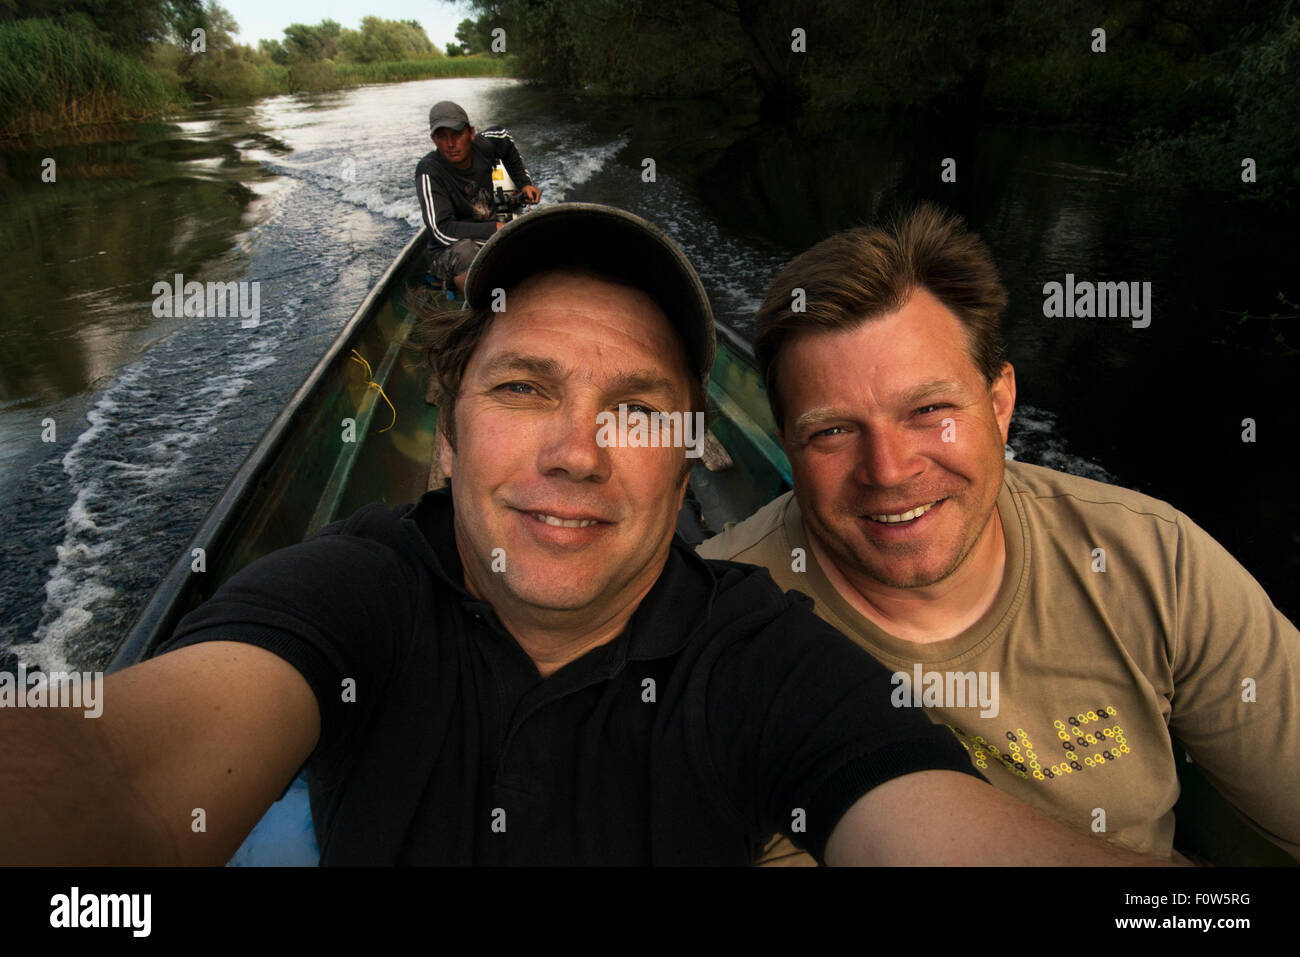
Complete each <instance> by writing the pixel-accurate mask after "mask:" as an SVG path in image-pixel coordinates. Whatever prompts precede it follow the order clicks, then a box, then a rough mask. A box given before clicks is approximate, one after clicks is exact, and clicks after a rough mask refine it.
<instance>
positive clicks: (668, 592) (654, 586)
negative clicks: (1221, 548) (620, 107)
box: [0, 203, 1148, 864]
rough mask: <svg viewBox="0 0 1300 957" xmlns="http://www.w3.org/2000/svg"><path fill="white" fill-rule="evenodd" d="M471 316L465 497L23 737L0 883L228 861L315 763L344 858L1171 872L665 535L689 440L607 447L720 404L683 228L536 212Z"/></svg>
mask: <svg viewBox="0 0 1300 957" xmlns="http://www.w3.org/2000/svg"><path fill="white" fill-rule="evenodd" d="M467 296H468V302H469V305H470V307H471V308H469V309H466V310H457V311H452V312H447V313H442V314H438V315H433V316H430V317H427V318H428V319H429V321H430V323H431V324H432V325H433V326H434V336H435V339H436V340H437V341H436V344H435V345H434V347H433V348H432V349H431V352H432V353H433V359H434V363H435V369H434V375H435V377H436V379H437V383H438V387H439V391H440V403H441V407H440V411H441V413H442V415H443V417H444V418H445V420H446V422H445V425H444V432H443V437H442V439H441V442H442V444H443V446H444V448H443V458H444V462H445V463H446V464H447V466H448V471H449V473H450V476H451V485H450V487H443V488H440V489H437V490H435V491H430V492H428V493H426V494H425V495H424V496H423V497H422V498H421V499H420V500H419V501H418V502H417V503H415V504H414V505H406V506H399V507H397V508H391V509H390V508H388V507H384V506H380V505H373V506H369V507H367V508H364V509H362V510H361V511H359V512H357V513H356V514H354V515H352V516H351V517H350V518H348V519H346V520H343V521H341V522H337V523H335V524H334V525H332V526H330V527H328V528H327V529H325V530H324V531H323V532H322V533H321V534H319V535H317V536H316V537H314V538H312V539H310V540H308V541H306V542H304V543H302V544H300V545H296V546H292V547H290V548H286V549H283V550H281V551H278V552H275V553H272V554H271V555H268V556H265V557H264V558H262V559H260V560H259V561H257V562H254V563H253V564H251V565H249V566H248V567H247V568H245V569H244V570H242V571H241V572H239V573H238V574H236V575H235V576H234V577H233V578H231V579H230V580H229V581H228V582H226V583H225V584H224V585H223V586H222V587H221V589H219V590H218V592H217V593H216V594H215V595H214V596H213V598H212V599H211V600H209V601H208V602H207V603H206V604H205V605H203V606H201V607H200V608H199V609H197V610H195V611H194V612H193V613H191V614H190V615H188V616H187V617H186V618H185V619H184V620H183V621H182V622H181V624H180V625H179V627H178V629H177V631H176V633H175V635H174V636H173V638H172V640H171V641H170V643H169V644H168V645H167V646H166V647H165V648H164V649H163V651H162V653H161V654H159V655H158V656H157V657H155V658H153V659H152V660H150V661H147V662H145V663H143V664H140V665H137V666H135V667H133V668H130V669H127V670H125V671H122V672H120V673H118V674H115V675H112V676H110V677H109V678H108V679H107V682H106V687H105V689H104V697H105V707H104V709H103V714H102V716H101V717H100V719H99V720H98V721H95V722H90V721H80V722H74V721H66V720H65V721H62V722H52V721H51V720H50V719H48V717H47V716H42V717H46V720H44V721H42V720H39V719H38V718H31V717H29V714H30V712H29V711H26V710H24V711H23V712H21V713H19V712H17V711H16V710H11V711H10V713H9V714H4V713H0V741H3V742H4V745H5V747H6V749H8V748H9V747H10V745H11V744H14V743H16V744H18V745H20V750H19V752H18V756H17V757H16V758H15V760H14V761H11V762H6V764H7V765H8V766H7V767H5V768H0V862H9V863H13V862H22V861H42V860H49V859H52V858H63V859H69V858H70V859H74V860H81V861H89V860H95V861H104V862H113V863H120V862H126V861H136V860H169V861H184V862H195V863H203V862H206V863H211V864H219V863H222V862H224V861H225V860H227V859H228V858H229V856H230V855H231V853H232V852H233V851H234V850H235V849H236V848H237V847H238V846H239V844H240V842H241V841H242V840H243V838H244V836H245V835H246V834H247V833H248V831H249V829H250V828H252V826H253V825H254V824H255V823H256V821H257V820H258V819H259V818H260V817H261V815H262V814H263V813H264V812H265V810H266V808H267V807H268V806H269V804H270V803H271V802H272V801H273V800H274V799H275V798H276V797H277V796H278V795H279V794H280V793H281V792H282V791H283V790H284V789H285V788H286V787H287V786H288V784H289V782H290V781H291V780H292V779H293V777H294V776H295V774H296V773H297V771H298V770H299V768H300V767H303V766H304V765H305V766H306V769H307V772H308V779H309V783H310V790H311V797H312V809H313V816H314V819H315V824H316V829H317V835H318V843H319V847H320V853H321V861H322V863H326V864H417V863H438V864H746V863H750V862H752V861H753V859H754V858H755V856H756V854H757V853H758V851H759V849H760V848H761V846H762V844H763V842H764V841H765V840H766V838H767V837H768V835H770V834H772V833H774V832H777V831H779V832H781V833H783V834H785V835H787V836H788V837H790V838H791V839H793V840H794V841H795V842H796V843H797V844H798V845H799V846H801V847H803V848H806V849H807V850H808V851H810V852H811V853H812V854H813V855H814V856H815V857H816V858H817V859H818V860H822V861H826V862H830V863H890V862H898V863H955V864H963V863H981V864H982V863H1029V862H1033V863H1038V864H1042V863H1098V864H1108V863H1148V861H1146V859H1144V858H1139V857H1136V856H1133V855H1127V854H1124V853H1121V852H1116V851H1113V850H1111V849H1109V848H1107V847H1105V846H1104V845H1102V844H1100V843H1098V842H1095V841H1092V840H1091V839H1090V838H1088V837H1086V836H1082V835H1076V834H1074V833H1072V832H1070V831H1069V830H1068V829H1066V828H1064V827H1061V826H1060V825H1058V824H1055V823H1053V822H1051V821H1050V820H1048V819H1047V818H1045V817H1042V816H1040V815H1038V814H1037V813H1036V812H1033V811H1030V810H1029V809H1028V808H1025V807H1023V806H1021V805H1018V804H1016V803H1015V802H1014V801H1012V800H1011V799H1009V798H1007V797H1005V796H1004V795H1002V794H1001V793H1000V792H998V791H997V790H995V789H994V788H992V787H989V786H988V785H987V784H986V783H985V782H984V781H983V780H982V778H981V777H980V776H979V775H978V773H977V772H975V771H974V770H973V769H972V768H971V767H970V765H969V762H967V761H966V759H965V757H964V755H963V753H962V750H961V748H960V746H959V745H958V744H957V743H956V741H954V740H953V739H952V737H951V735H949V734H948V732H947V731H946V730H944V729H942V728H939V727H936V726H934V725H932V724H931V723H930V722H929V720H927V719H926V718H925V717H924V715H922V714H921V713H920V712H915V711H905V710H898V709H895V708H892V707H890V704H889V698H890V693H891V690H892V689H891V686H890V680H889V674H888V672H887V671H885V669H883V668H882V667H881V666H880V665H878V664H877V663H876V662H875V661H873V660H872V659H871V658H870V657H869V656H868V655H867V654H866V653H865V652H863V651H861V650H860V649H858V648H857V647H856V646H854V645H853V644H852V642H850V641H848V640H847V639H846V638H844V637H843V636H842V635H840V634H839V633H838V632H836V631H834V630H833V629H832V628H830V627H829V626H828V625H826V624H824V623H823V622H821V621H820V619H818V618H817V617H816V616H815V615H814V614H813V613H812V611H811V610H810V608H809V607H808V606H807V603H806V602H804V601H801V600H799V599H798V598H796V597H791V596H788V595H786V594H785V593H783V592H782V591H781V590H780V589H778V588H777V587H776V586H775V585H774V584H773V583H772V580H771V578H770V577H769V576H768V575H767V573H766V572H764V571H762V570H759V569H756V568H754V567H752V566H745V565H738V564H734V563H731V562H707V561H704V560H703V559H700V558H699V557H698V556H696V555H695V554H694V553H693V552H692V551H691V550H690V549H689V548H688V547H687V546H686V545H685V544H684V543H683V542H682V541H681V540H680V539H678V538H676V537H675V536H674V527H675V523H676V516H677V512H678V509H679V508H680V506H681V504H682V499H683V494H684V491H685V488H686V481H687V475H688V471H689V465H690V460H689V459H687V457H686V456H685V454H684V449H683V448H682V447H681V445H680V443H678V444H676V445H675V446H674V444H672V443H663V444H660V445H657V446H653V447H645V446H643V445H639V444H636V443H631V442H628V441H625V440H626V439H627V435H626V433H620V434H616V435H613V436H610V435H609V434H608V433H605V434H603V435H602V433H601V431H600V430H599V429H598V427H597V422H598V419H599V418H600V417H601V416H602V415H604V414H605V413H612V412H615V411H618V410H622V409H624V408H627V409H631V410H633V411H635V412H636V413H637V414H638V415H642V416H647V417H649V416H654V415H655V414H657V413H664V414H666V415H667V414H671V413H674V412H688V413H689V412H698V411H702V410H703V404H704V398H705V392H706V388H707V380H708V375H709V371H710V369H711V367H712V363H713V355H714V333H713V320H712V314H711V312H710V309H709V304H708V298H707V296H706V295H705V293H704V290H703V288H702V286H701V284H700V281H699V278H698V277H697V276H696V274H695V272H694V270H693V269H692V268H691V266H690V264H689V263H688V262H687V260H686V259H685V257H684V256H683V255H682V253H681V251H680V250H679V249H677V247H676V246H674V245H673V243H672V242H671V241H670V240H669V239H668V238H667V237H666V236H664V235H663V234H662V233H661V232H660V231H659V230H657V229H655V228H654V227H653V226H651V225H650V224H648V223H646V222H644V221H643V220H641V219H639V218H637V217H635V216H632V215H630V214H628V213H625V212H622V211H620V210H615V209H611V208H609V207H603V206H594V205H589V204H577V203H573V204H564V205H559V206H554V207H550V208H548V209H544V210H541V211H538V212H536V213H531V214H529V215H528V216H525V217H522V218H520V219H519V220H516V221H514V222H512V223H510V224H509V225H507V226H506V228H504V229H502V230H501V231H500V232H499V233H498V234H497V235H496V236H495V237H494V238H493V239H491V240H489V242H488V243H487V245H486V246H485V247H484V249H483V250H482V251H481V253H480V254H479V256H478V258H477V260H476V261H475V264H474V267H473V269H472V270H471V271H470V275H469V278H468V283H467ZM502 304H504V308H503V309H500V311H497V310H496V309H495V308H494V307H498V306H500V305H502ZM15 715H16V716H17V717H15ZM92 725H93V726H94V727H93V730H92V731H86V730H85V728H86V727H87V726H92ZM91 734H94V735H98V736H99V738H101V739H102V740H94V741H92V740H89V739H88V738H86V737H79V736H78V735H82V736H84V735H91ZM7 753H8V752H7ZM67 755H76V756H77V758H76V760H77V761H78V762H80V763H78V764H77V765H76V766H75V767H73V768H71V769H70V768H69V767H68V766H67V765H65V764H61V763H60V762H61V761H62V760H64V759H65V756H67ZM16 768H18V769H17V770H16ZM15 779H16V780H15ZM5 795H11V796H12V795H21V797H19V798H14V797H10V798H8V799H6V798H5V797H4V796H5ZM194 808H203V809H204V811H205V821H206V829H205V830H203V831H196V830H194V829H193V828H192V827H191V823H192V821H193V809H194ZM113 815H117V817H116V818H114V817H113ZM108 821H112V822H113V826H112V827H108V826H106V822H108ZM1012 832H1013V833H1014V834H1015V835H1016V839H1015V840H1014V841H1003V840H1001V839H1000V838H999V837H998V836H997V835H1001V834H1006V833H1012Z"/></svg>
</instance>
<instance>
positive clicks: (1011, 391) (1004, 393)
mask: <svg viewBox="0 0 1300 957" xmlns="http://www.w3.org/2000/svg"><path fill="white" fill-rule="evenodd" d="M989 392H990V394H991V396H992V399H993V415H994V417H995V418H996V419H997V420H998V428H999V430H1001V432H1002V443H1003V444H1004V445H1005V444H1006V441H1007V433H1008V432H1009V430H1010V429H1011V413H1012V412H1013V411H1015V408H1016V370H1015V368H1014V367H1013V366H1012V365H1011V363H1010V362H1004V363H1002V371H1001V372H999V373H998V377H997V378H996V379H994V380H993V385H992V386H991V387H990V389H989Z"/></svg>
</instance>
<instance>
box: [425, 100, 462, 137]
mask: <svg viewBox="0 0 1300 957" xmlns="http://www.w3.org/2000/svg"><path fill="white" fill-rule="evenodd" d="M443 126H448V127H451V128H452V129H453V130H455V131H456V132H457V133H459V132H460V131H461V130H463V129H464V128H465V127H467V126H469V114H468V113H466V112H465V111H464V110H462V109H461V108H460V106H459V105H458V104H456V103H453V102H451V100H443V101H441V102H439V103H435V104H433V106H431V107H430V108H429V132H430V133H436V132H438V129H439V127H443Z"/></svg>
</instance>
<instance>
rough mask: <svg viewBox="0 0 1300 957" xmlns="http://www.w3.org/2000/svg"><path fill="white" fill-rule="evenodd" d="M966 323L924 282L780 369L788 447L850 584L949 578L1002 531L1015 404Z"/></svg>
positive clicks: (911, 583) (808, 510)
mask: <svg viewBox="0 0 1300 957" xmlns="http://www.w3.org/2000/svg"><path fill="white" fill-rule="evenodd" d="M967 350H968V343H967V337H966V334H965V331H964V327H963V326H962V324H961V322H960V320H958V319H957V317H956V316H954V315H953V314H952V312H950V311H949V310H948V309H947V308H945V307H944V306H943V304H942V303H940V302H939V301H938V300H937V299H935V298H934V297H933V296H932V295H931V294H930V293H928V292H927V291H925V290H924V289H918V290H916V291H915V292H913V294H912V295H911V297H910V299H909V300H908V302H907V303H906V305H904V306H903V308H902V309H900V310H899V311H898V312H894V313H890V314H888V315H886V316H883V317H880V318H876V319H870V320H868V321H866V322H863V323H861V324H860V325H858V326H857V327H856V328H853V329H850V330H848V331H825V332H805V333H800V334H798V335H796V336H794V337H793V338H792V339H791V340H790V341H789V342H788V343H787V344H786V346H785V348H784V349H783V351H782V353H781V357H780V360H779V361H780V366H779V368H778V370H777V374H778V377H779V383H780V390H781V395H782V397H783V407H784V415H785V421H784V423H783V426H784V428H783V433H782V442H783V445H784V446H785V450H786V454H787V455H788V456H789V459H790V464H791V467H792V470H793V478H794V487H795V490H796V495H797V496H798V500H799V505H800V508H801V509H802V511H803V516H804V522H805V525H806V527H807V530H808V532H809V534H810V535H812V536H813V537H814V539H815V540H816V542H817V544H818V545H820V546H821V547H822V549H823V550H824V551H825V552H827V553H828V554H829V555H830V557H831V558H832V560H833V561H834V563H835V565H836V567H837V568H838V569H839V570H840V572H841V573H843V575H844V576H845V577H846V578H847V579H848V580H849V581H850V582H852V583H855V584H858V583H866V584H867V586H868V587H879V586H880V585H884V586H887V587H890V588H920V587H924V586H927V585H932V584H936V583H938V582H942V581H944V580H945V579H947V578H948V577H949V576H951V575H952V574H953V573H954V572H956V571H957V570H958V569H959V568H961V567H962V566H963V563H964V562H966V561H967V560H968V558H969V557H971V556H975V557H976V560H981V559H982V557H983V556H985V555H988V554H990V550H989V549H987V548H980V547H978V546H980V545H981V544H982V543H985V542H986V540H987V538H988V536H990V535H992V534H994V533H995V531H996V530H995V528H994V523H993V513H994V507H995V505H996V503H997V496H998V490H999V488H1000V486H1001V484H1002V473H1003V468H1004V462H1005V458H1004V445H1005V442H1006V437H1007V429H1008V427H1009V425H1010V422H1011V411H1012V408H1013V406H1014V405H1015V374H1014V372H1013V371H1012V369H1011V366H1010V364H1009V363H1008V364H1007V365H1005V366H1004V367H1003V371H1002V374H1001V375H1000V376H999V377H998V378H997V379H995V380H994V382H993V384H992V386H990V385H989V383H988V382H987V381H986V380H985V379H984V377H983V376H982V375H981V374H980V372H979V370H978V368H977V367H976V366H975V364H974V362H972V361H971V357H970V355H969V352H968V351H967Z"/></svg>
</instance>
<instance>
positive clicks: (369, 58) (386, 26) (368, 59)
mask: <svg viewBox="0 0 1300 957" xmlns="http://www.w3.org/2000/svg"><path fill="white" fill-rule="evenodd" d="M339 55H340V58H341V59H342V60H344V61H346V62H349V63H395V62H400V61H402V60H422V59H427V58H430V57H439V56H442V53H441V52H440V51H439V50H438V48H437V47H435V46H434V45H433V43H432V42H430V40H429V37H428V36H427V35H426V34H425V32H424V27H422V26H421V25H420V24H419V23H418V22H416V21H414V20H382V19H380V18H379V17H365V18H364V19H363V20H362V21H361V29H360V30H344V31H343V35H342V36H341V37H340V38H339Z"/></svg>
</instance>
